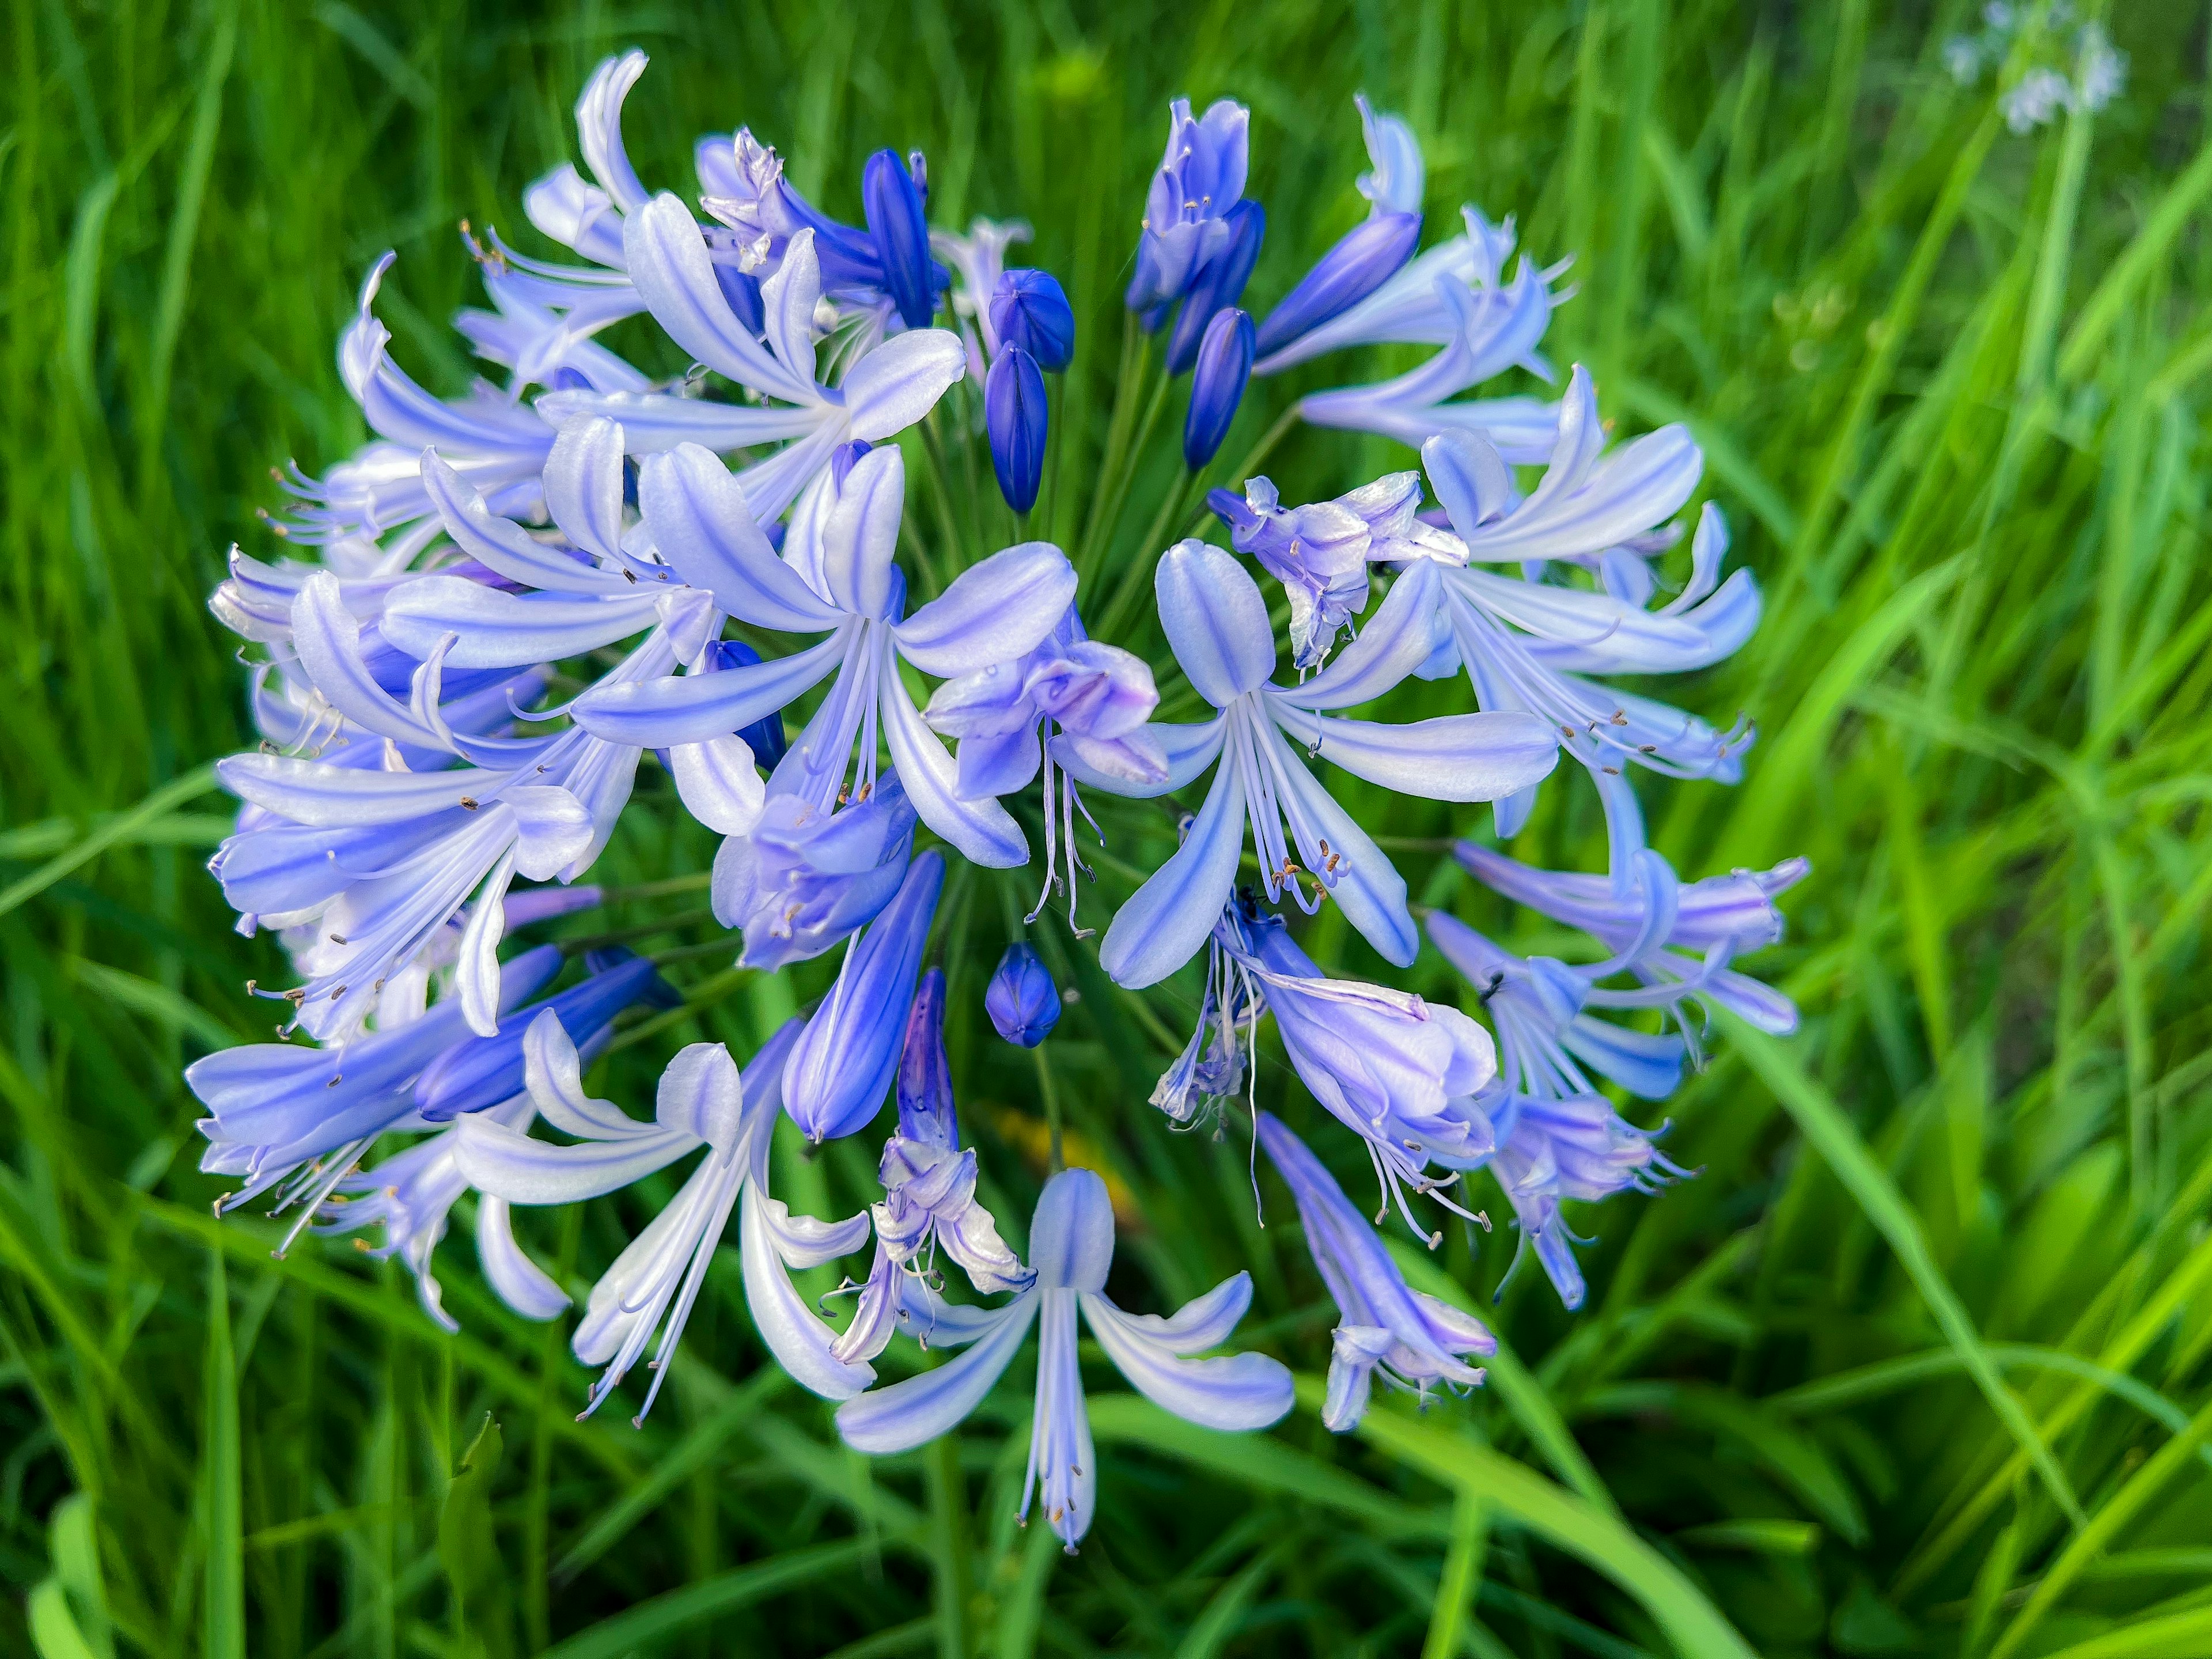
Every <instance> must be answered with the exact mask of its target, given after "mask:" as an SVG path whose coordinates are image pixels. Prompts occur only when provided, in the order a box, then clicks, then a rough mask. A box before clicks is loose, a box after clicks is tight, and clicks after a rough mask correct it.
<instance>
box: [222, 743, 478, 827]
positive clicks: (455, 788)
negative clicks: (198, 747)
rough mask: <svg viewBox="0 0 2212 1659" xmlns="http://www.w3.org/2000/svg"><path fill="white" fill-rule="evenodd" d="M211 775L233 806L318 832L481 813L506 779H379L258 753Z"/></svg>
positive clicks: (354, 769)
mask: <svg viewBox="0 0 2212 1659" xmlns="http://www.w3.org/2000/svg"><path fill="white" fill-rule="evenodd" d="M216 775H217V776H218V777H220V778H221V779H222V787H224V788H226V789H228V790H229V791H230V793H232V794H234V795H235V796H237V797H238V798H239V799H240V800H242V801H246V802H249V803H251V804H252V805H255V806H258V807H260V808H262V809H263V810H264V811H270V812H274V813H276V814H277V815H278V816H280V817H287V818H289V819H291V820H292V822H293V823H301V824H308V825H312V826H313V827H314V828H317V829H350V828H355V827H357V826H362V825H369V824H383V823H407V822H408V821H410V819H414V818H419V817H425V816H427V815H428V814H430V813H435V812H443V811H451V810H453V808H455V807H458V806H459V805H461V803H462V802H463V801H464V800H472V801H476V802H477V803H478V804H479V805H481V804H482V803H483V801H485V800H487V799H489V798H491V797H492V796H494V795H496V794H497V793H498V792H499V789H500V787H501V784H503V783H505V782H506V781H507V776H508V775H507V774H504V773H499V772H485V771H480V770H478V769H477V768H475V767H473V766H462V767H455V768H454V769H452V770H451V771H446V772H383V771H378V770H375V769H372V768H369V767H366V766H333V765H331V763H329V762H328V761H317V760H301V759H297V758H295V757H293V756H290V755H264V754H258V753H256V754H245V755H228V756H226V757H223V758H222V760H220V761H218V762H216Z"/></svg>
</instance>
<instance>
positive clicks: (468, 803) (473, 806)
mask: <svg viewBox="0 0 2212 1659" xmlns="http://www.w3.org/2000/svg"><path fill="white" fill-rule="evenodd" d="M461 805H463V806H465V807H466V808H467V809H468V810H469V811H471V812H473V811H476V810H477V798H476V797H475V796H474V795H464V796H462V797H461Z"/></svg>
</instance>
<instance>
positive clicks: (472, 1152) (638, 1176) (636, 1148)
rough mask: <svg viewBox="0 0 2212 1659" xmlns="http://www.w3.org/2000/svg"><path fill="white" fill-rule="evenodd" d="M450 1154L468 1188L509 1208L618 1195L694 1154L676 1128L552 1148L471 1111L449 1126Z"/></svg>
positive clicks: (690, 1140)
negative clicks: (691, 1153)
mask: <svg viewBox="0 0 2212 1659" xmlns="http://www.w3.org/2000/svg"><path fill="white" fill-rule="evenodd" d="M453 1137H454V1141H453V1148H454V1151H453V1156H454V1158H455V1159H456V1160H457V1162H458V1163H459V1167H460V1171H461V1173H462V1174H463V1175H465V1176H467V1177H468V1181H469V1185H471V1187H474V1188H477V1190H479V1191H481V1192H487V1193H489V1194H492V1195H493V1196H494V1197H496V1198H503V1199H505V1200H507V1202H508V1203H510V1204H574V1203H576V1202H578V1201H579V1200H583V1199H586V1198H600V1197H603V1196H605V1194H608V1193H613V1192H619V1191H621V1190H622V1189H623V1188H624V1187H627V1186H629V1185H630V1184H631V1183H632V1182H638V1181H642V1180H644V1179H645V1177H646V1176H649V1175H651V1174H653V1171H655V1170H663V1169H665V1168H667V1167H668V1165H670V1164H673V1163H674V1162H675V1161H676V1160H677V1159H678V1158H681V1157H683V1156H684V1153H686V1152H696V1151H697V1150H698V1146H699V1139H698V1137H697V1136H696V1135H690V1134H685V1133H681V1132H680V1131H677V1130H663V1131H661V1132H660V1133H658V1134H654V1135H641V1136H639V1137H637V1138H636V1139H632V1140H586V1141H580V1142H579V1143H578V1144H577V1145H575V1146H554V1145H553V1144H552V1143H551V1142H550V1141H546V1140H533V1139H531V1138H530V1137H529V1136H528V1135H526V1134H524V1133H521V1132H520V1131H519V1130H515V1129H510V1128H508V1127H507V1126H506V1125H505V1124H503V1123H495V1122H494V1121H492V1120H491V1119H490V1118H489V1117H486V1116H485V1115H483V1114H482V1113H481V1112H471V1113H469V1114H467V1115H465V1116H463V1117H461V1118H459V1120H457V1121H455V1123H454V1125H453Z"/></svg>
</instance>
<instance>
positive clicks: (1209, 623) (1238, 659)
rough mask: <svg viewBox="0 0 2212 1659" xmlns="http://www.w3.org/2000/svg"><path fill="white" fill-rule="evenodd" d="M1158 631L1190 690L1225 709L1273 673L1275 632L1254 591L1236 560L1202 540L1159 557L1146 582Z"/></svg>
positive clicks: (1256, 586)
mask: <svg viewBox="0 0 2212 1659" xmlns="http://www.w3.org/2000/svg"><path fill="white" fill-rule="evenodd" d="M1152 586H1153V590H1154V592H1155V593H1156V594H1157V596H1158V600H1159V607H1160V625H1161V627H1163V628H1164V629H1166V630H1167V636H1168V644H1169V645H1170V647H1173V649H1174V651H1175V654H1176V661H1177V662H1179V663H1181V664H1182V671H1183V673H1184V674H1185V676H1186V677H1188V679H1189V681H1190V683H1191V685H1192V687H1193V688H1194V690H1196V691H1197V692H1198V694H1199V696H1202V697H1204V698H1205V699H1206V701H1207V702H1210V703H1212V705H1213V706H1214V707H1215V708H1227V707H1228V706H1229V705H1230V704H1231V703H1232V702H1235V701H1236V700H1237V698H1238V697H1240V696H1243V695H1244V693H1246V692H1247V691H1250V690H1254V689H1255V688H1256V687H1259V686H1261V685H1264V684H1267V677H1268V676H1269V675H1270V674H1272V673H1273V672H1274V671H1275V630H1274V627H1273V624H1272V623H1270V622H1269V621H1268V620H1267V600H1266V599H1264V598H1262V597H1261V592H1260V585H1259V584H1258V583H1257V582H1255V581H1254V580H1252V578H1251V575H1250V574H1249V573H1248V572H1247V571H1246V570H1245V568H1244V567H1243V565H1242V564H1240V563H1239V562H1237V560H1236V559H1234V558H1232V557H1231V556H1229V555H1228V554H1226V553H1225V552H1223V551H1222V550H1220V549H1219V548H1218V547H1209V546H1207V545H1206V544H1205V543H1204V542H1200V541H1185V542H1178V543H1176V544H1175V545H1174V546H1173V547H1171V548H1170V549H1169V550H1167V551H1166V552H1164V553H1163V554H1161V555H1160V562H1159V568H1158V571H1157V572H1156V573H1155V574H1154V576H1153V580H1152Z"/></svg>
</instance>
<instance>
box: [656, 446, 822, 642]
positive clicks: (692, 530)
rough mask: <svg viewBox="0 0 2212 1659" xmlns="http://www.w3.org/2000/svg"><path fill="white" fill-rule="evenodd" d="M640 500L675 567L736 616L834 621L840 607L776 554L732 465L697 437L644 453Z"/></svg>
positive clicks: (773, 624) (787, 622)
mask: <svg viewBox="0 0 2212 1659" xmlns="http://www.w3.org/2000/svg"><path fill="white" fill-rule="evenodd" d="M637 499H638V505H639V507H641V509H642V511H643V513H644V514H645V522H646V527H647V529H648V530H650V531H651V532H653V546H654V547H655V548H656V549H657V550H659V554H660V556H661V557H663V558H664V559H665V560H667V561H668V562H669V565H670V567H671V568H672V569H674V571H675V572H676V574H678V575H679V576H681V577H682V578H683V579H684V580H685V581H687V582H689V583H690V585H691V586H694V587H701V588H704V589H706V590H707V591H708V592H710V593H712V594H713V595H714V603H715V604H716V605H720V607H721V608H722V609H723V610H725V611H728V612H729V613H730V615H732V617H737V618H738V620H739V621H741V622H749V623H753V624H754V625H755V626H757V627H760V628H773V629H779V630H781V631H783V632H787V633H809V634H811V633H816V632H818V631H820V630H822V629H829V628H835V627H836V625H837V623H838V621H839V614H838V612H836V611H834V610H832V609H831V608H830V607H829V605H825V604H823V602H822V600H821V599H819V598H818V597H817V595H816V594H815V592H814V591H813V590H812V589H811V588H810V587H808V586H806V584H805V582H804V581H802V580H799V574H798V573H797V572H796V571H794V570H793V569H792V568H790V567H789V566H787V565H786V564H785V563H784V562H783V561H782V560H781V559H779V558H778V557H776V556H775V548H773V547H771V546H770V545H769V539H768V537H767V536H766V535H765V534H763V532H762V530H761V527H760V525H759V523H758V522H757V520H755V519H754V517H753V514H752V511H751V509H750V507H749V506H748V505H747V504H746V499H745V494H744V489H743V488H742V487H741V486H740V485H739V484H738V481H737V479H736V478H734V477H732V476H731V473H730V470H729V468H727V467H726V466H724V465H722V463H721V462H720V460H719V459H716V458H715V457H714V455H713V454H711V453H708V451H707V450H705V449H702V448H701V447H699V446H698V445H696V444H684V445H680V446H678V447H677V448H676V449H674V450H672V451H671V452H670V453H667V454H665V455H653V456H648V457H647V459H646V461H645V463H644V465H643V466H642V467H641V469H640V471H639V477H638V486H637Z"/></svg>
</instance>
